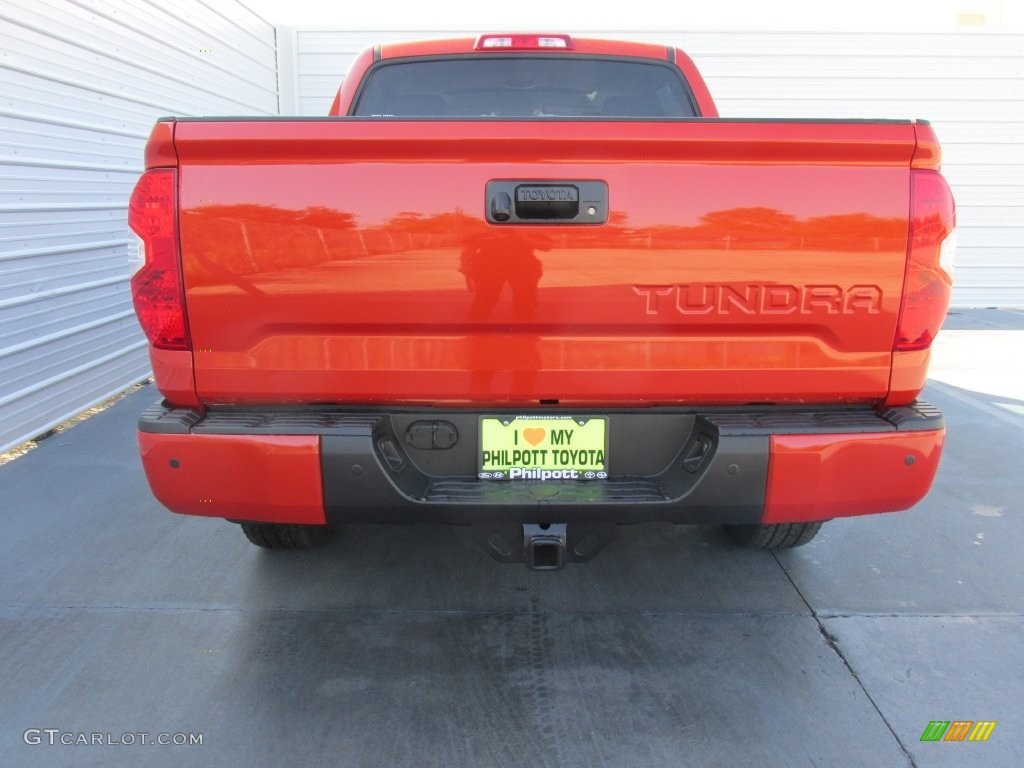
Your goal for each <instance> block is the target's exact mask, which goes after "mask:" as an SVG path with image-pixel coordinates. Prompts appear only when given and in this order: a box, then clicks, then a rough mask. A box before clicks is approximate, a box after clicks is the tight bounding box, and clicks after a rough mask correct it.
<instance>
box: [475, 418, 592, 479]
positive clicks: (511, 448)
mask: <svg viewBox="0 0 1024 768" xmlns="http://www.w3.org/2000/svg"><path fill="white" fill-rule="evenodd" d="M479 466H480V470H479V477H480V479H481V480H604V479H605V478H607V477H608V418H607V417H606V416H587V417H582V416H536V417H535V416H515V417H500V416H481V417H480V462H479Z"/></svg>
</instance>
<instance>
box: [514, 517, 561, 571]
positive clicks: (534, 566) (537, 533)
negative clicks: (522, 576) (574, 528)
mask: <svg viewBox="0 0 1024 768" xmlns="http://www.w3.org/2000/svg"><path fill="white" fill-rule="evenodd" d="M565 540H566V525H565V523H554V524H553V523H540V524H536V523H527V524H525V525H524V526H523V548H524V549H525V551H526V567H527V568H529V569H530V570H531V571H557V570H558V569H559V568H561V567H562V566H563V565H565Z"/></svg>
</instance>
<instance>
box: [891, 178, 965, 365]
mask: <svg viewBox="0 0 1024 768" xmlns="http://www.w3.org/2000/svg"><path fill="white" fill-rule="evenodd" d="M910 186H911V207H910V238H909V240H910V242H909V247H908V251H907V273H906V278H905V279H904V281H903V306H902V307H901V309H900V322H899V327H898V328H897V330H896V341H895V344H894V346H893V349H894V350H896V351H899V352H906V351H911V350H916V349H927V348H928V347H929V346H930V345H931V343H932V341H933V340H934V339H935V335H936V334H937V333H938V332H939V328H941V327H942V321H943V320H944V319H945V317H946V310H947V309H949V297H950V293H951V292H952V288H953V275H952V270H953V267H952V264H953V250H954V247H955V246H954V243H955V240H954V238H953V230H954V228H955V227H956V209H955V206H954V203H953V194H952V192H950V190H949V185H948V184H947V183H946V180H945V179H944V178H942V175H941V174H939V172H938V171H923V170H912V171H911V172H910Z"/></svg>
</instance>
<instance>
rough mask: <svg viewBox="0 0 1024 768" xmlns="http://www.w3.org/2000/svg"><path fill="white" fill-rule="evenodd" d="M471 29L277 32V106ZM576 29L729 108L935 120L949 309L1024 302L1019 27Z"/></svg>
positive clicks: (301, 109) (323, 96) (311, 109)
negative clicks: (687, 79)
mask: <svg viewBox="0 0 1024 768" xmlns="http://www.w3.org/2000/svg"><path fill="white" fill-rule="evenodd" d="M473 34H474V31H467V30H461V31H460V30H451V31H447V32H446V31H438V30H431V31H427V32H415V31H404V32H401V33H395V32H382V31H373V30H369V31H347V32H344V31H338V30H320V29H312V28H301V29H284V28H281V29H279V40H280V43H281V59H282V67H281V75H282V79H281V86H280V87H281V110H282V112H284V113H288V114H301V115H322V114H326V112H327V109H328V107H329V106H330V103H331V100H332V99H333V97H334V93H335V91H336V90H337V87H338V84H339V82H340V80H341V76H342V75H343V74H344V73H345V71H346V70H347V69H348V65H349V63H350V62H351V61H352V59H353V57H354V56H355V55H356V54H357V53H358V52H359V51H360V50H362V49H363V48H365V47H367V46H369V45H372V44H375V43H387V42H393V41H398V40H412V39H419V38H436V37H459V36H466V35H473ZM579 34H580V35H581V36H582V35H589V36H592V37H613V38H614V37H619V38H624V39H632V40H641V41H649V42H655V43H664V44H666V45H668V44H672V45H677V46H679V47H680V48H682V49H683V50H685V51H687V52H688V53H689V54H690V55H691V56H692V57H693V58H694V60H695V61H696V62H697V66H698V67H699V68H700V69H701V71H702V73H703V74H704V76H705V78H706V79H707V81H708V87H709V88H710V89H711V92H712V94H713V95H714V97H715V99H716V101H717V102H718V106H719V110H720V111H721V113H722V115H723V116H724V117H797V118H799V117H821V118H847V117H885V118H924V119H927V120H930V121H931V122H932V124H933V125H934V127H935V129H936V131H937V132H938V135H939V140H940V141H941V142H942V145H943V149H944V166H943V169H944V172H945V174H946V176H947V178H948V179H949V180H950V183H951V184H952V186H953V191H954V194H955V195H956V199H957V204H958V219H959V230H958V246H959V250H958V260H957V275H956V281H957V283H956V289H955V291H954V296H953V303H954V305H955V306H959V307H967V306H983V307H987V306H1004V307H1006V306H1018V307H1019V306H1024V35H1022V34H1019V33H1017V34H993V33H991V32H982V31H964V32H949V33H892V34H872V33H865V32H858V33H830V32H811V31H804V32H778V31H765V32H678V31H660V32H656V31H649V30H634V31H630V32H622V33H610V32H607V31H601V32H593V33H586V32H579ZM285 62H288V65H287V66H285Z"/></svg>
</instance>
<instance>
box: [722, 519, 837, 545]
mask: <svg viewBox="0 0 1024 768" xmlns="http://www.w3.org/2000/svg"><path fill="white" fill-rule="evenodd" d="M824 522H825V521H824V520H815V521H814V522H811V523H769V524H767V525H723V526H722V528H724V529H725V532H726V533H727V534H728V535H729V538H731V539H732V540H733V541H734V542H736V543H737V544H739V545H740V546H741V547H743V548H745V549H768V550H775V549H792V548H793V547H802V546H803V545H804V544H806V543H807V542H809V541H810V540H811V539H813V538H814V537H815V536H816V535H817V534H818V531H819V530H820V529H821V525H822V523H824Z"/></svg>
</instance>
